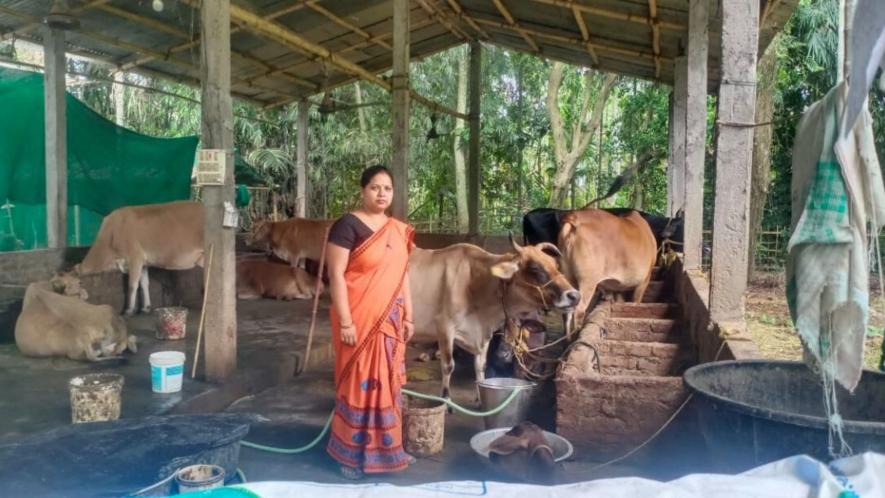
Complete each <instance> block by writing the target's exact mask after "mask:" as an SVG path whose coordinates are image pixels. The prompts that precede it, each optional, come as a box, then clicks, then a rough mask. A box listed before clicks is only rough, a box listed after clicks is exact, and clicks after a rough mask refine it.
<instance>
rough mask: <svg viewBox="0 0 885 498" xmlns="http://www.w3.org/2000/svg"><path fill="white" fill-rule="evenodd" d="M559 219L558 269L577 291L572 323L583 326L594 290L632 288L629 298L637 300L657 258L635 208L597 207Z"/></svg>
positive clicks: (647, 229) (653, 246) (645, 228)
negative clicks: (622, 211)
mask: <svg viewBox="0 0 885 498" xmlns="http://www.w3.org/2000/svg"><path fill="white" fill-rule="evenodd" d="M562 222H563V223H562V230H561V231H560V232H559V247H560V248H561V249H562V254H563V257H562V268H563V273H565V274H566V276H568V278H569V280H570V281H572V282H574V283H576V284H577V286H578V289H580V291H581V302H580V303H579V304H578V306H577V307H576V308H575V323H576V324H577V325H578V326H581V325H582V324H583V320H584V316H585V314H586V313H587V311H588V308H589V307H590V304H591V303H593V302H594V300H593V298H594V296H595V295H596V291H597V290H598V289H601V290H603V291H606V292H627V291H631V290H632V291H633V296H632V298H633V302H635V303H639V302H642V296H643V294H645V289H646V288H647V287H648V282H649V281H650V280H651V272H652V268H653V267H654V264H655V259H656V258H657V244H656V242H655V236H654V233H652V231H651V228H650V227H649V226H648V222H646V221H645V220H644V219H643V218H642V216H641V215H640V214H639V213H637V212H636V211H633V212H631V213H629V214H627V215H624V216H617V215H614V214H611V213H608V212H606V211H604V210H602V209H584V210H581V211H573V212H571V213H569V214H568V215H566V216H565V217H564V218H563V219H562Z"/></svg>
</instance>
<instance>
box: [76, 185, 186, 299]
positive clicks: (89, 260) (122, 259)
mask: <svg viewBox="0 0 885 498" xmlns="http://www.w3.org/2000/svg"><path fill="white" fill-rule="evenodd" d="M149 266H153V267H156V268H163V269H166V270H188V269H190V268H193V267H195V266H203V206H202V205H201V204H200V203H199V202H193V201H178V202H168V203H165V204H148V205H145V206H126V207H122V208H119V209H115V210H114V211H112V212H111V214H109V215H107V216H105V218H104V220H102V222H101V228H99V230H98V236H97V237H96V238H95V242H94V243H93V244H92V247H90V248H89V252H88V253H87V254H86V257H85V258H83V262H82V263H80V264H79V265H77V268H76V270H75V273H78V274H81V275H86V274H89V273H99V272H104V271H110V270H113V269H115V268H116V269H119V270H120V271H121V272H123V273H128V274H129V296H128V298H129V299H128V304H127V306H126V314H127V315H131V314H132V313H133V312H134V311H135V301H136V291H137V290H138V288H139V286H141V294H142V299H143V303H142V311H144V312H148V311H150V309H151V297H150V291H149V289H148V283H149V282H148V272H147V268H148V267H149Z"/></svg>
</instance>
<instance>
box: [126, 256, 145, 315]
mask: <svg viewBox="0 0 885 498" xmlns="http://www.w3.org/2000/svg"><path fill="white" fill-rule="evenodd" d="M143 269H144V262H142V261H141V260H133V261H130V262H129V275H128V277H129V296H128V297H129V300H128V304H127V306H126V315H127V316H129V315H132V314H133V313H135V304H136V303H135V301H136V299H137V297H138V287H139V284H140V282H141V271H142V270H143Z"/></svg>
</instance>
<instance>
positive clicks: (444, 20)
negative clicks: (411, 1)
mask: <svg viewBox="0 0 885 498" xmlns="http://www.w3.org/2000/svg"><path fill="white" fill-rule="evenodd" d="M417 2H418V5H420V6H421V8H422V9H424V11H425V12H427V14H428V15H430V16H431V17H434V18H436V19H437V20H438V21H439V22H440V23H441V24H442V25H443V26H445V27H446V29H448V30H449V32H451V33H452V34H453V35H455V37H456V38H458V39H459V40H467V39H470V37H469V36H468V35H467V34H466V33H464V32H463V31H461V29H460V28H457V27H456V26H455V25H454V24H452V23H451V22H450V21H449V19H448V17H446V16H445V15H443V13H442V12H441V11H438V10H436V8H434V7H433V6H432V5H431V4H429V3H428V2H427V0H417Z"/></svg>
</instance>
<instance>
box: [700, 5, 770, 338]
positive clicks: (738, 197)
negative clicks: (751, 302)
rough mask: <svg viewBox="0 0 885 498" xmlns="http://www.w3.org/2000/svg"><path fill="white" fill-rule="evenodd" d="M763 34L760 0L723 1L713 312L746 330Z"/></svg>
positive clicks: (711, 308)
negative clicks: (759, 53)
mask: <svg viewBox="0 0 885 498" xmlns="http://www.w3.org/2000/svg"><path fill="white" fill-rule="evenodd" d="M758 37H759V2H758V0H729V1H728V2H722V60H723V61H730V64H723V65H722V80H721V83H720V85H719V122H718V123H717V125H718V126H719V142H718V144H717V152H716V202H715V203H714V205H715V210H714V218H713V271H712V282H711V286H710V314H711V316H712V318H713V320H714V321H716V322H720V324H723V323H729V324H732V325H734V326H735V327H739V328H741V329H742V328H743V326H742V325H743V322H744V291H745V290H746V287H747V258H748V253H747V244H748V243H749V240H748V239H749V231H750V227H749V223H750V174H751V171H752V165H753V158H752V147H753V126H752V124H753V121H754V119H755V113H756V106H755V103H756V51H757V47H758V46H757V41H758ZM689 119H691V116H689Z"/></svg>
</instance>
